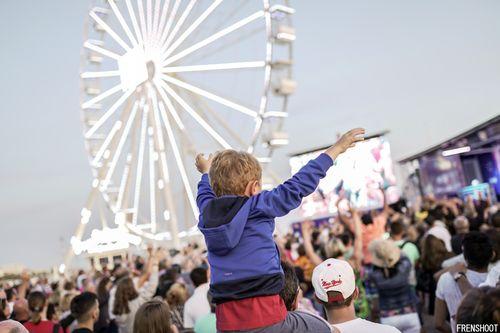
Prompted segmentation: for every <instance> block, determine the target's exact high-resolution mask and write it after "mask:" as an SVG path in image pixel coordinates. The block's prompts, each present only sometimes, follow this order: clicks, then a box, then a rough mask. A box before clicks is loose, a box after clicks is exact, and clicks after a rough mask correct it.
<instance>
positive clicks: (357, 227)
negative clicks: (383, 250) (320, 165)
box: [302, 204, 371, 318]
mask: <svg viewBox="0 0 500 333" xmlns="http://www.w3.org/2000/svg"><path fill="white" fill-rule="evenodd" d="M349 212H350V217H349V218H348V217H346V216H344V217H343V220H344V223H346V224H349V225H350V227H351V229H352V231H353V234H354V237H353V241H352V242H351V244H350V249H351V251H348V249H347V248H346V246H345V245H344V243H343V242H342V241H341V240H340V239H339V238H336V237H332V238H330V239H329V240H328V241H327V243H326V244H324V251H323V253H324V257H323V259H328V258H335V259H342V260H347V261H348V262H349V263H350V264H351V266H352V267H353V268H354V273H355V275H356V287H357V288H358V297H357V298H356V300H354V308H355V309H356V315H357V316H358V317H360V318H367V317H368V316H369V312H370V307H369V304H368V299H367V296H366V290H365V286H364V284H363V279H362V278H361V272H362V270H363V267H362V257H363V245H362V244H363V232H362V222H361V218H360V216H359V213H358V211H357V210H356V209H355V208H354V207H353V206H352V205H351V204H349ZM302 237H303V238H304V247H305V249H306V252H307V255H308V256H309V258H310V259H311V261H312V262H313V263H314V265H319V264H321V263H322V262H323V259H322V258H321V257H320V256H319V255H318V254H317V253H316V252H315V251H314V248H313V246H312V224H311V223H308V222H303V223H302ZM370 260H371V259H370Z"/></svg>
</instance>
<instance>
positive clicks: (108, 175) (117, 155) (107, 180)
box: [101, 101, 139, 190]
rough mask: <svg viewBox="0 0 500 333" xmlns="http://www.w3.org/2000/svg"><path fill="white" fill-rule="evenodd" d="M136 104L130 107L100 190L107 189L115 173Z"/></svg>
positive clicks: (135, 111) (132, 120)
mask: <svg viewBox="0 0 500 333" xmlns="http://www.w3.org/2000/svg"><path fill="white" fill-rule="evenodd" d="M138 104H139V103H138V102H137V101H136V102H135V103H134V106H133V107H132V112H131V113H130V115H129V118H128V120H127V123H126V125H125V128H124V129H123V132H122V135H121V136H120V141H118V146H117V147H116V151H115V153H114V155H113V158H112V160H111V163H110V165H109V168H108V172H107V173H106V177H105V178H104V181H103V183H102V184H101V188H102V189H104V190H106V189H107V188H108V186H109V183H110V182H111V177H112V176H113V173H114V172H115V168H116V163H117V162H118V159H119V158H120V156H121V153H122V150H123V145H124V144H125V141H126V140H127V138H128V134H129V132H130V128H131V127H132V124H133V122H134V121H135V115H136V114H137V109H138Z"/></svg>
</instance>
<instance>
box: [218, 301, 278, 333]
mask: <svg viewBox="0 0 500 333" xmlns="http://www.w3.org/2000/svg"><path fill="white" fill-rule="evenodd" d="M286 314H287V311H286V306H285V303H284V302H283V300H282V299H281V297H280V295H271V296H258V297H251V298H245V299H240V300H237V301H230V302H225V303H222V304H218V305H217V307H216V308H215V315H216V318H217V330H218V331H244V330H251V329H256V328H260V327H266V326H271V325H274V324H276V323H279V322H280V321H283V320H285V317H286Z"/></svg>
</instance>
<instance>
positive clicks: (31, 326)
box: [24, 291, 63, 333]
mask: <svg viewBox="0 0 500 333" xmlns="http://www.w3.org/2000/svg"><path fill="white" fill-rule="evenodd" d="M47 306H48V303H47V297H45V294H44V293H42V292H40V291H34V292H31V293H30V294H29V295H28V308H29V311H30V320H29V321H28V322H26V323H24V327H26V329H27V330H28V331H29V332H30V333H54V332H59V333H63V329H62V327H61V326H60V325H59V324H57V323H53V322H52V321H50V320H47Z"/></svg>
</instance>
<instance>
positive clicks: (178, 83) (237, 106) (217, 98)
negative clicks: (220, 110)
mask: <svg viewBox="0 0 500 333" xmlns="http://www.w3.org/2000/svg"><path fill="white" fill-rule="evenodd" d="M161 78H162V79H163V80H165V81H166V82H170V83H172V84H175V85H176V86H178V87H181V88H184V89H186V90H189V91H191V92H193V93H195V94H198V95H200V96H203V97H205V98H208V99H211V100H212V101H214V102H217V103H219V104H222V105H225V106H227V107H229V108H231V109H233V110H236V111H239V112H241V113H244V114H246V115H249V116H251V117H256V116H257V112H256V111H254V110H252V109H249V108H247V107H245V106H243V105H241V104H238V103H235V102H232V101H230V100H228V99H226V98H223V97H221V96H218V95H216V94H213V93H211V92H208V91H206V90H204V89H201V88H199V87H196V86H193V85H191V84H189V83H186V82H184V81H181V80H178V79H176V78H173V77H171V76H168V75H164V74H163V75H162V76H161Z"/></svg>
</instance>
